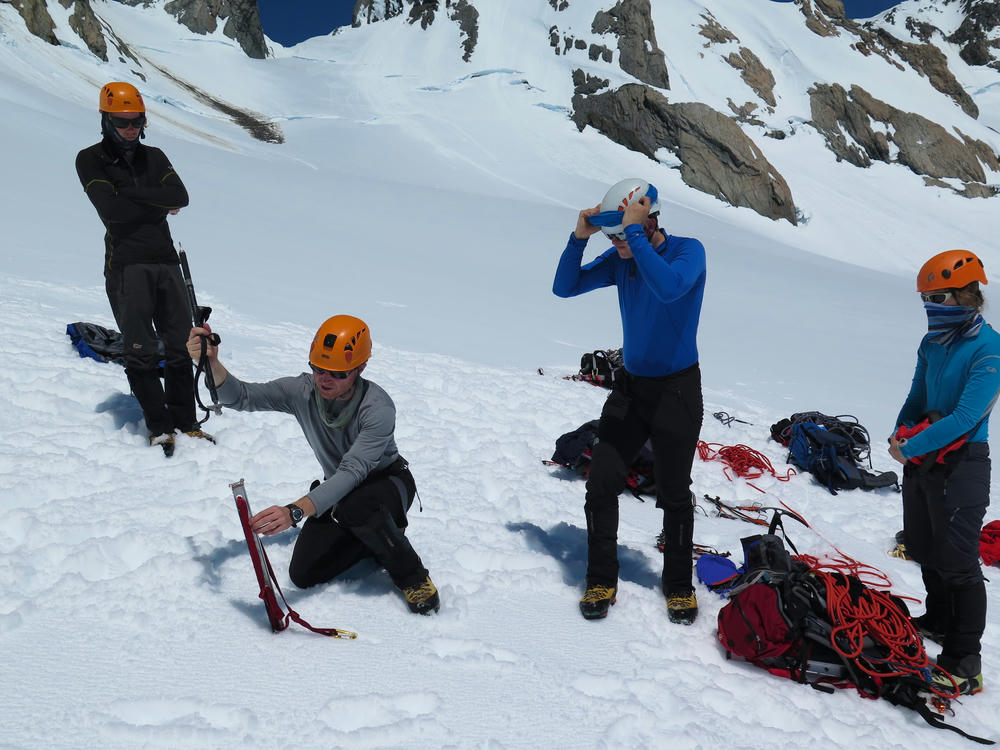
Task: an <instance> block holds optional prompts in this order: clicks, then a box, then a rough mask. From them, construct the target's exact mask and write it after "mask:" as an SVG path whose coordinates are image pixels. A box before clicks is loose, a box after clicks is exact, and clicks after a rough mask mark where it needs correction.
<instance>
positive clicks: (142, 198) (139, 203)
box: [76, 138, 188, 272]
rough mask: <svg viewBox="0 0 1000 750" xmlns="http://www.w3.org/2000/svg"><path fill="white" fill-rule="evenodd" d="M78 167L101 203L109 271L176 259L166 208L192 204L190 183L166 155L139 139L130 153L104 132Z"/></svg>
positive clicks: (79, 157)
mask: <svg viewBox="0 0 1000 750" xmlns="http://www.w3.org/2000/svg"><path fill="white" fill-rule="evenodd" d="M76 172H77V175H79V177H80V183H81V184H82V185H83V189H84V192H86V194H87V197H88V198H89V199H90V202H91V203H93V204H94V208H96V209H97V214H98V215H99V216H100V217H101V221H102V222H104V227H105V229H106V230H107V232H106V233H105V235H104V246H105V256H104V258H105V271H106V272H107V271H110V270H111V269H112V268H120V267H121V266H124V265H127V264H129V263H177V262H178V259H177V251H176V250H174V243H173V240H172V239H171V237H170V228H169V227H168V226H167V212H168V211H171V210H173V209H175V208H183V207H184V206H186V205H187V204H188V194H187V189H185V187H184V183H183V182H181V178H180V177H178V176H177V173H176V172H175V171H174V168H173V167H172V166H171V165H170V162H169V161H168V159H167V157H166V155H165V154H164V153H163V152H162V151H161V150H160V149H158V148H155V147H153V146H145V145H143V144H141V143H140V144H139V145H138V146H136V148H135V151H134V153H133V156H132V158H131V159H127V158H126V157H125V156H123V155H122V154H121V152H120V151H119V149H118V148H117V147H116V146H115V145H114V144H113V143H112V142H110V141H109V140H108V139H107V138H105V139H104V140H103V141H101V142H100V143H95V144H94V145H93V146H90V147H88V148H85V149H83V151H81V152H80V153H79V154H77V156H76Z"/></svg>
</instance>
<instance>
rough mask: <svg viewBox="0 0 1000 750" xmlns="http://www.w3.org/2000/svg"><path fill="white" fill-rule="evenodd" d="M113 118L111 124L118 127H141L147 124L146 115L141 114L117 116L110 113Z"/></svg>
mask: <svg viewBox="0 0 1000 750" xmlns="http://www.w3.org/2000/svg"><path fill="white" fill-rule="evenodd" d="M108 117H109V118H110V120H111V124H112V125H114V126H115V127H116V128H120V129H122V130H124V129H125V128H141V127H142V126H143V125H145V124H146V115H139V116H138V117H117V116H116V115H108Z"/></svg>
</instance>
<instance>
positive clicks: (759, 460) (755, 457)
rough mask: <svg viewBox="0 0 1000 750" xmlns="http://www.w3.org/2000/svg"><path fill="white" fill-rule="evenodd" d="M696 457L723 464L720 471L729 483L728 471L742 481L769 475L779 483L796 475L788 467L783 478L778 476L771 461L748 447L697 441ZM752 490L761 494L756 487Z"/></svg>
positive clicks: (730, 478)
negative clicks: (723, 466)
mask: <svg viewBox="0 0 1000 750" xmlns="http://www.w3.org/2000/svg"><path fill="white" fill-rule="evenodd" d="M698 457H699V458H700V459H701V460H702V461H721V462H722V463H724V464H725V468H723V470H722V471H723V472H724V473H725V475H726V478H727V479H728V480H729V481H730V482H731V481H733V478H732V477H731V476H730V475H729V471H730V469H731V470H732V471H733V472H734V473H735V474H736V476H738V477H742V478H743V479H757V478H758V477H762V476H764V474H770V475H771V476H772V477H774V478H775V479H777V480H778V481H779V482H787V481H788V480H789V479H791V478H792V474H795V473H796V472H795V469H793V468H791V467H789V469H788V471H787V472H785V475H784V476H781V475H779V474H778V473H777V472H776V471H775V470H774V466H773V465H772V464H771V460H770V459H769V458H768V457H767V456H765V455H764V454H763V453H761V452H760V451H756V450H754V449H753V448H751V447H750V446H749V445H742V444H741V445H723V444H722V443H706V442H705V441H704V440H699V441H698ZM751 486H753V485H751ZM754 489H756V490H758V491H760V492H763V490H760V489H759V488H757V487H754Z"/></svg>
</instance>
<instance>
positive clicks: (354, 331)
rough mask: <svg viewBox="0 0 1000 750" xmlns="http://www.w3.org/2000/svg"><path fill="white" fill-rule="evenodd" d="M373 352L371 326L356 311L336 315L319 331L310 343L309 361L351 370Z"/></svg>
mask: <svg viewBox="0 0 1000 750" xmlns="http://www.w3.org/2000/svg"><path fill="white" fill-rule="evenodd" d="M371 356H372V336H371V332H370V331H369V330H368V326H367V325H366V324H365V322H364V321H363V320H361V319H360V318H355V317H354V316H353V315H334V316H333V317H332V318H330V319H329V320H327V321H326V322H325V323H323V325H321V326H320V327H319V330H318V331H316V335H315V336H313V340H312V346H310V347H309V364H311V365H315V366H316V367H321V368H322V369H324V370H333V371H335V372H347V371H348V370H353V369H354V368H355V367H360V366H361V365H363V364H364V363H365V362H367V361H368V358H369V357H371Z"/></svg>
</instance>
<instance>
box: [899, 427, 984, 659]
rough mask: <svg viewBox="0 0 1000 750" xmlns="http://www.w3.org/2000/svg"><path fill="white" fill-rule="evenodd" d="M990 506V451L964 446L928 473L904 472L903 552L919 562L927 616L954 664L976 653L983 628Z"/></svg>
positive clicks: (911, 466)
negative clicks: (983, 551) (982, 559)
mask: <svg viewBox="0 0 1000 750" xmlns="http://www.w3.org/2000/svg"><path fill="white" fill-rule="evenodd" d="M989 504H990V450H989V446H988V445H987V444H986V443H969V444H968V445H967V446H965V447H964V448H962V449H961V452H960V454H959V457H958V460H957V461H956V462H954V463H949V464H948V465H941V464H936V465H934V468H932V469H930V470H929V471H927V470H924V469H923V468H922V467H920V466H916V465H914V464H911V463H907V464H906V466H905V468H904V469H903V530H904V532H905V535H906V549H907V551H908V552H909V553H910V555H911V556H912V557H913V559H914V560H916V561H917V562H918V563H920V572H921V574H922V575H923V579H924V585H925V586H926V588H927V615H928V619H929V620H930V623H931V625H932V626H933V627H934V629H935V630H939V631H940V632H942V633H944V634H945V639H944V643H943V644H942V650H941V652H942V654H943V655H945V656H947V657H950V658H952V659H954V660H956V661H957V660H960V659H962V658H963V657H965V656H969V655H972V654H976V655H978V654H979V653H980V641H981V640H982V637H983V631H984V630H985V629H986V584H985V582H984V579H983V571H982V567H981V566H980V563H979V537H980V534H981V533H982V527H983V518H984V517H985V515H986V508H987V506H988V505H989Z"/></svg>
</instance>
